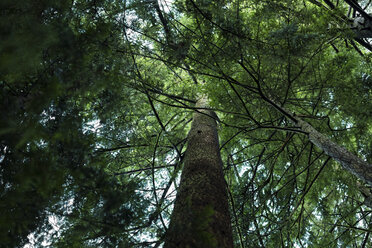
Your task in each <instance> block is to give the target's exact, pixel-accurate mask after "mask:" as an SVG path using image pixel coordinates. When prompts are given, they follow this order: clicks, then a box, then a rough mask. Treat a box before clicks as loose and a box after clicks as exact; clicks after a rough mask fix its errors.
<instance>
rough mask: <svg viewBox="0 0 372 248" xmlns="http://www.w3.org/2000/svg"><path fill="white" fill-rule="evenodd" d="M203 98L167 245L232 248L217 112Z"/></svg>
mask: <svg viewBox="0 0 372 248" xmlns="http://www.w3.org/2000/svg"><path fill="white" fill-rule="evenodd" d="M206 102H207V99H206V98H201V99H200V100H199V101H198V102H197V104H196V107H197V108H199V109H197V111H196V112H195V113H194V116H193V122H192V126H191V130H190V132H189V134H188V146H187V150H186V153H185V158H184V168H183V171H182V175H181V182H180V186H179V189H178V193H177V197H176V202H175V205H174V210H173V213H172V216H171V221H170V225H169V229H168V231H167V233H166V237H165V244H164V248H175V247H177V248H186V247H188V248H191V247H196V248H198V247H203V248H208V247H211V248H212V247H218V248H227V247H229V248H232V247H233V240H232V231H231V222H230V215H229V208H228V198H227V191H226V183H225V180H224V177H223V172H222V160H221V155H220V150H219V142H218V134H217V124H216V118H217V116H216V114H215V113H214V112H213V111H211V110H206V109H203V108H206V107H207V103H206Z"/></svg>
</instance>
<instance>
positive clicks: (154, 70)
mask: <svg viewBox="0 0 372 248" xmlns="http://www.w3.org/2000/svg"><path fill="white" fill-rule="evenodd" d="M63 2H64V3H60V1H52V0H40V1H23V2H22V3H17V2H14V1H2V2H1V4H0V9H1V10H2V11H1V17H0V18H1V22H0V23H1V24H0V25H1V28H0V32H1V37H2V39H1V41H0V49H1V50H0V51H1V52H0V85H1V86H0V89H1V98H0V100H1V105H0V106H1V113H2V116H1V119H0V127H1V129H0V140H1V142H0V147H1V155H0V163H1V167H0V171H1V172H0V185H1V187H0V199H1V201H0V211H1V213H2V215H1V216H0V223H2V224H1V225H0V233H1V234H0V241H1V242H0V244H1V245H0V246H2V247H17V246H18V247H22V246H23V245H24V244H26V243H27V242H29V239H30V238H31V242H33V243H34V246H36V247H37V246H41V244H42V243H41V241H42V240H44V242H47V243H50V244H51V245H52V246H53V247H97V246H103V247H151V246H152V247H158V246H160V245H161V244H162V242H163V240H164V234H165V231H166V229H167V227H168V222H169V218H170V214H171V212H172V206H173V205H172V204H173V201H174V198H175V192H176V190H177V189H178V186H179V174H180V171H181V169H182V166H183V165H182V158H183V156H184V151H185V140H186V135H187V132H188V130H189V128H190V121H191V113H192V112H193V110H194V108H195V106H194V104H195V101H196V99H195V96H196V95H197V93H205V94H207V95H208V97H209V98H210V99H211V102H210V107H211V108H212V109H213V110H214V111H216V112H217V114H218V115H219V118H220V124H219V125H220V126H221V127H220V130H219V133H220V144H221V146H220V152H221V156H222V160H223V162H224V168H223V172H224V175H225V179H226V182H227V185H228V189H229V192H228V196H229V201H230V211H231V217H232V223H233V233H234V244H235V246H240V247H257V246H260V247H277V244H282V246H283V247H287V246H288V247H293V246H297V247H298V246H300V247H340V246H341V247H352V246H356V247H368V246H370V245H371V241H370V235H369V233H370V232H371V208H370V207H371V205H372V204H371V199H372V198H371V195H372V194H371V191H370V186H369V185H368V184H365V182H364V181H362V180H360V178H358V177H355V176H353V175H352V174H350V173H349V172H347V171H346V170H345V169H344V168H342V167H341V166H340V164H339V163H338V162H335V161H334V160H333V159H332V158H330V157H329V156H328V155H326V154H325V153H324V152H323V151H322V150H320V149H319V148H318V147H316V145H313V144H312V143H311V142H310V141H311V140H309V138H308V136H307V135H306V132H305V133H304V130H301V128H299V126H298V125H296V124H295V123H293V120H291V117H290V116H288V113H286V112H285V111H281V110H280V109H282V110H287V111H288V112H290V113H291V114H292V115H293V116H292V117H296V118H300V119H301V120H303V121H306V122H308V123H310V124H311V125H312V126H313V127H314V128H315V129H316V130H317V131H318V132H320V133H322V134H323V135H325V136H326V137H328V138H329V139H330V140H332V141H333V142H335V143H336V144H337V145H339V146H343V147H345V148H346V149H347V150H348V151H350V152H352V153H353V154H355V155H357V156H358V157H359V158H360V159H362V160H363V161H365V162H367V163H369V164H371V159H372V157H371V150H372V149H371V148H372V147H371V146H372V142H371V138H370V137H371V132H372V129H371V123H372V122H371V117H372V115H371V109H372V106H371V101H370V99H371V91H372V90H371V85H372V83H371V82H372V81H371V80H372V78H371V68H372V67H371V62H370V59H371V54H370V52H368V44H370V43H368V42H370V41H369V40H368V38H360V37H357V35H356V33H355V31H353V29H352V28H350V27H352V21H347V20H345V18H349V17H350V18H353V17H354V16H353V15H354V13H355V17H356V16H357V15H358V13H359V14H362V13H361V11H360V10H358V8H359V7H361V8H362V9H364V10H363V11H364V12H365V13H370V12H371V11H370V7H369V5H370V3H369V1H314V0H308V1H294V0H282V1H256V0H250V1H239V0H236V1H208V0H203V1H194V0H179V1H173V2H167V1H130V0H127V1H105V0H99V1H97V0H96V1H90V0H89V1H80V0H75V1H67V2H66V1H63ZM332 6H333V7H332ZM358 6H359V7H358ZM348 12H350V13H348ZM365 18H367V17H365ZM358 39H359V40H358ZM345 41H346V42H345ZM354 41H356V43H355V42H354ZM359 41H362V43H361V42H359ZM358 44H361V45H362V46H359V45H358ZM360 54H363V56H360ZM202 82H204V83H202Z"/></svg>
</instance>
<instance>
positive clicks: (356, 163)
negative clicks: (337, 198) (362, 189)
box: [265, 97, 372, 185]
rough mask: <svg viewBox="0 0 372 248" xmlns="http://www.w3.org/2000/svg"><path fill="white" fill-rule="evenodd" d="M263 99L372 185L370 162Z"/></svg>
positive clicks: (344, 166)
mask: <svg viewBox="0 0 372 248" xmlns="http://www.w3.org/2000/svg"><path fill="white" fill-rule="evenodd" d="M265 100H266V101H267V102H268V103H270V104H271V105H273V106H274V107H275V108H276V109H277V110H279V111H280V112H281V113H283V114H284V115H285V116H286V117H287V118H289V119H290V120H291V121H292V122H293V123H295V124H296V125H298V127H299V128H300V129H301V131H302V132H303V133H305V134H306V135H307V136H308V137H309V140H310V142H311V143H313V144H314V145H315V146H316V147H318V148H319V149H321V150H322V151H324V153H325V154H327V155H328V156H330V157H331V158H333V159H334V160H336V161H337V162H339V163H340V164H341V165H342V167H343V168H344V169H346V170H348V171H349V172H351V173H352V174H354V175H355V176H357V177H358V178H360V179H362V180H363V181H365V182H366V183H368V184H369V185H372V164H369V163H368V162H366V161H364V160H363V159H361V158H359V157H358V156H356V155H355V154H353V153H351V152H350V151H348V150H347V149H346V148H344V147H342V146H340V145H338V144H336V143H334V142H333V141H331V140H330V139H329V138H328V137H327V136H325V135H324V134H322V133H320V132H318V131H317V130H316V129H315V128H313V127H312V126H311V125H310V124H309V123H307V122H306V121H304V120H302V119H301V118H299V117H298V116H296V115H295V114H292V113H291V112H290V111H288V110H287V109H286V108H284V107H282V106H280V105H279V104H277V103H275V101H273V100H272V99H270V98H267V97H265Z"/></svg>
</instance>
